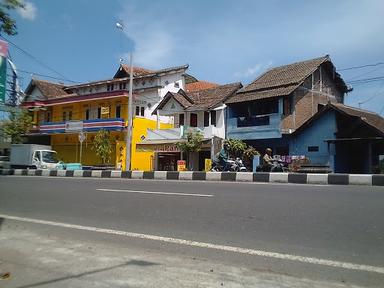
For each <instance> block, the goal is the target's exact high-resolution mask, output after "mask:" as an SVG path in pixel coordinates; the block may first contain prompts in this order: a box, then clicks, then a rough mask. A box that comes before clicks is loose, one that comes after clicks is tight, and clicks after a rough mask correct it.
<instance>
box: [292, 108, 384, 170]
mask: <svg viewBox="0 0 384 288" xmlns="http://www.w3.org/2000/svg"><path fill="white" fill-rule="evenodd" d="M289 145H290V146H289V149H290V151H292V153H295V154H297V155H307V156H308V157H309V159H311V163H313V164H317V165H329V167H330V168H331V170H332V171H334V172H337V173H380V169H379V158H380V155H384V118H382V117H380V116H379V115H378V114H376V113H373V112H370V111H366V110H362V109H358V108H354V107H350V106H346V105H343V104H331V103H329V104H327V105H326V106H325V107H323V108H322V109H321V110H320V111H319V112H317V113H316V114H315V115H314V116H313V117H311V118H310V119H309V120H308V121H306V122H305V123H304V124H303V125H301V127H300V128H299V129H297V130H296V131H295V132H294V133H293V134H292V137H291V141H290V142H289Z"/></svg>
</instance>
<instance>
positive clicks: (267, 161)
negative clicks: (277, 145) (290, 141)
mask: <svg viewBox="0 0 384 288" xmlns="http://www.w3.org/2000/svg"><path fill="white" fill-rule="evenodd" d="M262 161H263V162H262V163H263V164H262V165H263V171H267V172H269V171H271V169H272V166H273V158H272V149H271V148H267V149H265V154H264V156H263V159H262Z"/></svg>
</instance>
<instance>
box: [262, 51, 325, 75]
mask: <svg viewBox="0 0 384 288" xmlns="http://www.w3.org/2000/svg"><path fill="white" fill-rule="evenodd" d="M321 59H324V60H328V59H329V60H330V59H331V58H330V57H329V54H326V55H324V56H321V57H317V58H313V59H306V60H303V61H296V62H293V63H289V64H284V65H280V66H276V67H272V68H269V69H267V71H265V72H264V73H267V72H269V71H271V70H274V69H280V68H283V67H287V66H291V65H292V66H293V65H297V64H301V63H306V62H311V61H316V60H321ZM264 73H263V74H264ZM263 74H261V75H263Z"/></svg>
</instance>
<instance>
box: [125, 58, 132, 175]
mask: <svg viewBox="0 0 384 288" xmlns="http://www.w3.org/2000/svg"><path fill="white" fill-rule="evenodd" d="M132 62H133V60H132V52H131V53H130V54H129V88H128V89H129V94H128V107H127V112H128V113H127V114H128V115H127V116H128V117H127V119H128V125H127V137H126V139H125V141H126V157H125V171H130V170H131V152H132V151H131V150H132V127H133V125H132V124H133V123H132V118H133V117H132V90H133V66H132Z"/></svg>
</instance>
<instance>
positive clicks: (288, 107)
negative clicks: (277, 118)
mask: <svg viewBox="0 0 384 288" xmlns="http://www.w3.org/2000/svg"><path fill="white" fill-rule="evenodd" d="M283 110H284V115H285V116H287V115H289V114H291V100H290V97H284V100H283Z"/></svg>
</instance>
